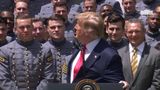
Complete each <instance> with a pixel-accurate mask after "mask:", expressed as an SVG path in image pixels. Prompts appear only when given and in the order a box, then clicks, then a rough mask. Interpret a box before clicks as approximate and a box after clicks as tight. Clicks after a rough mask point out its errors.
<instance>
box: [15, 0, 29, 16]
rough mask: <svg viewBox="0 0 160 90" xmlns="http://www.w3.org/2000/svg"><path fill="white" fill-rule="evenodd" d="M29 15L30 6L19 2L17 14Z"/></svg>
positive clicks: (16, 9)
mask: <svg viewBox="0 0 160 90" xmlns="http://www.w3.org/2000/svg"><path fill="white" fill-rule="evenodd" d="M21 13H22V14H28V4H27V3H25V2H17V3H16V7H15V14H16V15H18V14H21Z"/></svg>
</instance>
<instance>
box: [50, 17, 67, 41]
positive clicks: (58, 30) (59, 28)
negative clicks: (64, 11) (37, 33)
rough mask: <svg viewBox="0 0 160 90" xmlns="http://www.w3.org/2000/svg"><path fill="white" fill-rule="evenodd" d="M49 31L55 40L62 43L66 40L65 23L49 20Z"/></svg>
mask: <svg viewBox="0 0 160 90" xmlns="http://www.w3.org/2000/svg"><path fill="white" fill-rule="evenodd" d="M47 30H48V33H49V35H50V36H51V38H52V39H53V40H56V41H61V40H63V39H64V30H65V25H64V22H63V21H61V20H49V21H48V27H47Z"/></svg>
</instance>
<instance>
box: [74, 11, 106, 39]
mask: <svg viewBox="0 0 160 90" xmlns="http://www.w3.org/2000/svg"><path fill="white" fill-rule="evenodd" d="M76 20H77V23H78V24H79V25H80V26H81V27H82V28H83V30H85V31H95V32H96V34H97V36H98V37H104V24H103V20H102V18H101V16H100V15H99V14H97V13H96V12H84V13H80V14H79V15H78V16H76Z"/></svg>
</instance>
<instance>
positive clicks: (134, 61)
mask: <svg viewBox="0 0 160 90" xmlns="http://www.w3.org/2000/svg"><path fill="white" fill-rule="evenodd" d="M132 52H133V55H132V61H131V68H132V73H133V77H134V76H135V74H136V72H137V68H138V57H137V56H138V55H137V48H134V49H133V51H132Z"/></svg>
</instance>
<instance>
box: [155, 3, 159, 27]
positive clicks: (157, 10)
mask: <svg viewBox="0 0 160 90" xmlns="http://www.w3.org/2000/svg"><path fill="white" fill-rule="evenodd" d="M155 11H156V13H157V15H158V25H159V26H160V6H158V7H157V8H156V9H155Z"/></svg>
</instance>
